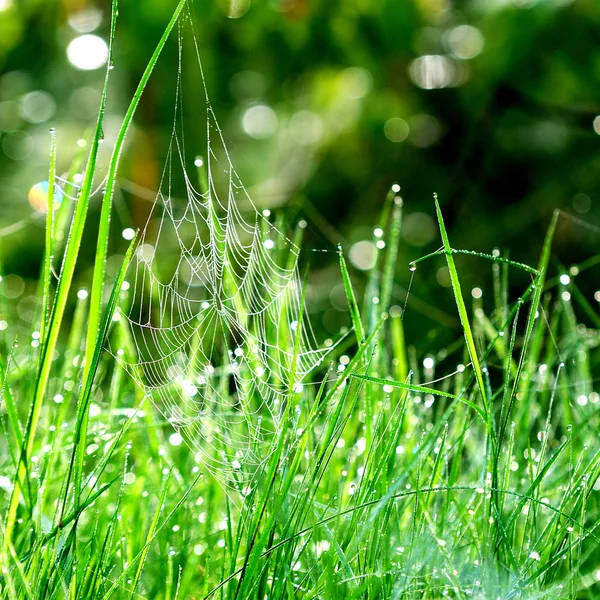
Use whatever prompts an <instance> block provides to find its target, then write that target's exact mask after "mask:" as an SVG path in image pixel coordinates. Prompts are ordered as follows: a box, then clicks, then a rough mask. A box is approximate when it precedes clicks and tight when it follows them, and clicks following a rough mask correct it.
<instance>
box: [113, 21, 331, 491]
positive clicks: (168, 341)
mask: <svg viewBox="0 0 600 600" xmlns="http://www.w3.org/2000/svg"><path fill="white" fill-rule="evenodd" d="M181 36H182V27H181V26H180V28H179V69H178V77H177V96H176V102H175V105H176V108H175V117H174V123H173V129H172V133H171V138H170V144H169V149H168V154H167V159H166V162H165V165H164V170H163V174H162V178H161V185H160V191H159V192H158V194H157V197H156V200H155V202H154V203H153V206H152V211H151V215H150V217H149V219H148V221H147V224H146V227H145V228H144V230H143V231H142V232H141V236H140V243H139V246H138V249H137V252H136V254H135V258H134V261H133V264H132V275H131V276H130V281H131V288H130V289H131V291H130V299H129V300H130V303H131V304H130V305H131V308H130V309H129V312H128V314H126V315H124V316H125V317H126V319H127V321H128V324H129V329H130V332H131V336H132V339H133V341H134V343H135V347H136V350H137V357H135V358H134V359H127V360H124V358H123V356H122V353H116V354H121V356H120V360H121V362H122V363H123V364H124V366H125V368H126V369H127V371H128V372H129V373H130V375H131V376H132V377H133V378H134V379H135V380H136V381H137V383H138V384H139V385H140V386H141V387H142V388H143V389H144V390H145V391H146V393H147V395H148V397H149V398H150V399H151V400H152V402H153V403H154V404H155V406H156V407H157V408H158V409H159V410H160V412H161V413H162V414H163V415H164V416H165V417H166V418H167V419H168V420H169V422H170V423H171V424H172V425H173V427H174V428H175V429H176V430H177V431H178V432H180V433H181V435H182V437H183V439H184V440H185V441H186V442H187V443H188V444H190V445H192V446H193V447H195V448H196V449H197V451H198V452H199V453H200V455H201V457H202V462H203V463H204V465H205V467H206V468H208V469H209V470H211V471H212V472H214V473H216V474H218V475H221V476H224V477H225V478H226V479H230V478H232V477H234V478H235V480H236V481H240V480H242V479H243V478H244V477H245V476H246V475H247V474H249V473H250V472H251V471H252V469H253V468H255V467H256V466H257V465H258V464H259V463H260V462H261V460H264V458H265V456H266V455H267V454H268V451H267V452H266V451H265V448H267V449H268V447H269V439H273V436H274V434H276V433H277V431H278V430H279V429H280V427H281V417H282V415H283V411H284V407H285V406H286V404H287V403H288V402H289V401H293V400H294V397H295V396H294V394H295V392H297V391H299V389H300V384H301V382H302V381H303V380H304V379H305V378H306V376H307V375H308V373H309V372H311V371H312V370H313V369H314V368H315V367H316V366H317V365H319V364H320V363H321V362H322V361H323V358H324V355H325V353H326V352H329V351H330V349H329V348H328V349H324V348H320V347H319V345H318V344H317V342H316V339H315V336H314V333H313V330H312V328H311V325H310V321H309V319H308V317H307V316H306V315H304V316H302V318H301V312H302V306H301V304H302V302H301V299H302V282H301V279H300V277H299V271H298V255H299V248H298V247H297V246H296V245H295V244H294V243H293V242H292V241H291V240H290V239H289V238H288V237H286V235H284V234H283V233H282V232H280V231H279V230H278V229H277V228H276V227H275V226H274V225H273V224H272V223H271V222H270V221H269V219H268V216H267V213H264V214H263V213H260V212H259V211H258V210H257V209H256V207H255V206H254V204H253V202H252V200H251V199H250V196H249V195H248V192H247V190H246V189H245V187H244V185H243V184H242V182H241V181H240V178H239V177H238V175H237V173H236V171H235V169H234V167H233V165H232V163H231V160H230V157H229V154H228V152H227V149H226V146H225V143H224V140H223V135H222V132H221V129H220V127H219V125H218V123H217V120H216V118H215V115H214V112H213V109H212V106H211V104H210V101H209V99H208V94H207V93H206V84H205V81H204V75H203V72H202V65H201V62H200V56H199V52H198V44H197V38H196V36H195V35H194V46H195V50H196V56H197V59H198V66H199V73H200V77H201V78H202V82H203V84H204V91H205V97H206V107H207V108H206V111H207V119H206V121H207V140H208V142H207V149H206V157H207V158H206V164H205V165H203V167H205V169H206V171H205V172H206V175H207V181H206V189H205V190H202V189H198V187H197V186H196V185H195V184H194V182H193V181H192V178H191V177H190V176H189V175H188V172H187V171H186V164H187V163H188V162H189V161H188V159H187V158H186V153H185V147H184V136H183V121H182V119H183V115H182V95H181V60H182V38H181ZM198 164H199V160H198V159H196V166H198ZM178 169H180V173H177V175H178V176H180V177H182V178H183V187H184V189H185V194H184V196H185V198H184V200H183V201H181V200H176V199H175V197H174V196H173V195H172V188H173V184H174V181H173V180H174V177H175V174H176V171H177V170H178ZM173 251H174V252H173ZM173 253H174V254H175V255H176V256H177V258H176V260H175V262H176V266H175V267H174V268H173V267H172V266H171V267H170V269H169V270H168V272H166V273H165V272H164V270H163V269H162V265H161V262H162V259H163V257H169V256H170V255H172V254H173ZM298 323H301V325H300V326H299V325H298ZM296 337H297V340H296ZM295 344H296V345H297V353H296V354H295V356H296V364H295V365H293V364H292V363H293V359H294V345H295Z"/></svg>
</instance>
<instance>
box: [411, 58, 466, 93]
mask: <svg viewBox="0 0 600 600" xmlns="http://www.w3.org/2000/svg"><path fill="white" fill-rule="evenodd" d="M409 73H410V77H411V79H412V80H413V82H414V83H415V84H416V85H418V86H419V87H420V88H423V89H424V90H435V89H440V88H446V87H450V86H451V85H453V84H454V81H455V78H456V69H455V67H454V62H453V61H452V60H451V59H450V58H448V57H447V56H442V55H438V54H426V55H425V56H419V58H416V59H415V60H413V61H412V63H411V64H410V68H409Z"/></svg>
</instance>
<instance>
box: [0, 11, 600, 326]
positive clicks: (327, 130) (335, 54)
mask: <svg viewBox="0 0 600 600" xmlns="http://www.w3.org/2000/svg"><path fill="white" fill-rule="evenodd" d="M174 6H175V2H174V0H173V1H171V0H143V1H141V0H139V1H135V0H129V1H128V0H121V2H120V3H119V8H120V13H119V20H118V25H117V34H116V47H115V53H114V66H115V68H114V70H113V71H112V72H111V87H110V94H109V100H108V113H107V117H106V122H105V134H106V142H107V143H105V144H104V147H103V151H106V155H108V152H109V151H110V146H111V142H112V141H113V140H114V136H115V134H116V131H117V129H118V126H119V123H120V118H121V117H122V115H123V114H124V111H125V110H126V108H127V105H128V102H129V99H130V98H131V95H132V93H133V90H134V89H135V86H136V85H137V82H138V80H139V77H140V75H141V73H142V71H143V69H144V67H145V65H146V62H147V61H148V59H149V57H150V55H151V53H152V51H153V49H154V47H155V45H156V43H157V41H158V38H159V37H160V35H161V33H162V31H163V29H164V27H165V25H166V23H167V22H168V20H169V18H170V15H171V13H172V10H173V8H174ZM190 14H191V20H192V21H193V27H194V28H195V30H196V33H197V36H198V42H199V50H200V54H201V58H202V63H203V68H204V72H205V75H206V81H207V85H208V89H209V94H210V97H211V101H212V105H213V108H214V111H215V114H216V116H217V118H218V120H219V122H220V124H221V126H222V128H223V131H224V135H225V141H226V144H227V146H228V149H229V152H230V154H231V157H232V161H233V164H234V165H235V167H236V168H237V170H238V172H239V173H240V175H241V177H242V179H243V181H244V183H245V185H246V186H247V188H248V190H249V191H250V195H251V196H252V198H253V200H254V202H255V203H256V205H257V206H258V207H259V208H260V209H264V208H270V209H271V210H273V211H276V210H277V209H279V210H280V211H283V212H284V213H285V215H286V218H287V219H288V222H290V223H294V222H297V221H298V220H300V219H304V220H306V221H307V223H308V227H307V228H306V237H305V245H306V247H307V248H309V249H311V248H314V249H325V250H329V251H330V253H322V254H319V255H315V258H313V259H312V260H313V262H314V263H315V270H316V273H317V279H318V275H319V270H321V282H322V283H323V285H322V289H323V290H324V291H323V293H324V294H329V293H330V292H331V298H330V300H331V301H332V305H333V306H334V308H335V307H337V305H338V304H339V302H337V301H336V296H335V295H336V291H335V289H334V287H333V284H332V283H331V281H330V280H328V278H327V274H328V273H330V272H332V269H333V267H332V266H331V265H335V264H336V256H335V252H334V251H335V248H336V247H337V244H338V243H342V245H343V247H344V248H345V250H346V252H347V253H348V255H349V257H350V260H351V262H352V264H353V265H354V267H355V268H356V271H355V272H354V274H353V276H354V277H355V278H356V281H357V283H358V285H359V286H360V285H362V284H363V283H364V279H365V278H364V276H363V277H362V279H361V270H363V271H364V269H365V267H368V266H369V263H370V260H371V254H372V250H373V248H374V247H373V245H372V242H371V240H372V232H373V229H374V227H376V226H377V224H378V217H379V212H380V210H381V208H382V206H383V204H384V200H385V197H386V194H387V192H388V190H389V188H390V186H391V184H392V183H394V182H397V183H398V184H399V185H400V186H401V191H400V195H401V196H402V198H403V200H404V219H403V238H402V244H401V247H400V257H399V265H400V268H399V271H398V274H397V281H398V286H399V287H398V290H396V300H397V301H398V302H399V303H401V302H402V300H403V290H404V289H406V287H407V285H408V280H409V272H408V268H407V265H408V262H409V261H410V260H414V259H415V258H418V257H419V256H421V255H423V254H426V253H428V252H431V251H433V250H435V249H437V248H438V247H439V245H440V241H439V233H438V231H437V225H436V223H435V221H434V218H435V216H434V210H433V202H432V193H433V192H434V191H436V192H438V194H439V196H440V201H441V204H442V208H443V210H444V213H445V215H446V219H447V222H448V226H449V229H450V234H451V239H452V243H453V245H454V246H455V247H457V248H468V249H472V250H477V251H481V252H491V251H492V249H493V248H494V247H500V248H508V249H510V256H511V258H513V259H514V260H518V261H522V262H526V263H529V264H535V263H536V261H537V256H538V254H539V250H540V247H541V243H542V240H543V236H544V232H545V228H546V227H547V225H548V223H549V220H550V216H551V214H552V211H553V210H554V209H557V208H558V209H561V210H563V211H565V213H568V214H569V215H572V216H575V217H577V219H581V220H583V221H585V222H587V223H588V224H590V225H591V226H592V227H586V226H584V225H582V224H581V223H579V221H578V220H577V219H573V218H571V217H567V216H565V217H564V218H561V219H560V221H559V228H558V231H557V236H556V245H555V247H556V250H557V252H556V255H557V256H560V258H561V260H562V261H564V263H565V264H567V266H568V265H569V264H571V263H576V262H578V261H581V260H583V259H585V258H588V257H590V256H593V255H595V254H596V253H597V246H598V229H597V226H598V223H599V220H598V217H599V214H600V206H599V203H598V190H599V184H600V116H598V115H600V3H599V2H598V1H597V0H473V1H465V2H461V1H455V2H452V1H450V0H223V1H220V0H219V1H215V0H202V1H200V0H195V1H193V2H191V3H190ZM109 22H110V2H109V1H108V0H97V1H96V2H87V1H85V0H62V1H58V0H0V68H1V70H2V76H1V78H0V147H1V152H0V181H1V185H0V194H1V196H0V209H1V210H0V244H1V250H2V260H3V262H4V267H3V271H4V272H5V273H14V274H17V275H19V276H21V277H25V278H31V279H32V278H35V277H36V275H37V272H38V270H39V263H40V260H41V252H42V244H43V225H44V219H43V213H42V212H40V211H39V210H38V208H39V199H40V197H43V194H41V195H40V190H41V189H42V190H43V187H42V188H40V186H39V185H38V186H37V187H36V184H39V183H40V182H43V181H44V180H45V179H46V178H47V165H48V151H49V133H48V130H49V128H50V127H54V128H56V131H57V140H58V164H59V168H58V171H59V172H60V173H63V174H64V173H66V172H67V171H68V170H69V167H70V165H71V162H72V160H73V157H74V155H75V154H76V152H77V149H78V145H77V144H78V140H80V139H81V138H85V137H86V136H87V135H89V130H90V127H91V126H92V124H93V123H94V120H95V115H96V111H97V107H98V103H99V97H100V89H101V86H102V83H103V79H104V73H105V66H106V60H107V48H106V42H107V41H108V28H109ZM182 39H183V42H182V43H183V46H184V48H185V49H186V50H185V51H186V52H187V53H188V58H189V53H190V51H192V52H193V47H192V42H193V38H192V36H189V35H186V33H185V30H184V31H183V33H182ZM177 76H178V44H177V40H176V36H174V39H173V40H172V43H170V44H169V45H168V46H167V48H166V50H165V52H164V54H163V56H162V57H161V59H160V61H159V63H158V65H157V67H156V69H155V72H154V74H153V76H152V79H151V81H150V83H149V86H148V88H147V91H146V93H145V96H144V99H143V101H142V104H141V106H140V109H139V111H138V114H137V116H136V119H135V128H134V130H133V131H132V132H131V134H130V137H129V140H128V145H127V150H126V157H125V160H124V161H123V163H122V169H121V172H120V175H121V191H120V193H119V195H118V197H117V199H116V205H115V217H114V219H113V227H114V228H115V236H114V245H113V251H115V252H117V251H119V250H120V249H122V245H123V244H124V241H123V240H122V239H121V236H120V235H119V233H120V232H121V231H122V230H123V229H124V228H127V227H131V226H143V224H144V221H145V219H146V218H147V215H148V212H149V206H150V201H151V200H152V199H153V198H154V196H155V195H156V190H157V189H159V187H160V175H161V170H162V165H163V163H164V160H165V153H166V151H167V148H168V140H169V136H170V134H171V131H172V126H173V111H174V104H175V97H176V83H177ZM182 90H183V91H182V94H183V95H184V97H185V100H186V112H185V115H184V125H185V137H186V147H187V149H188V150H189V151H190V152H192V154H191V158H192V163H190V165H189V166H190V167H191V168H193V155H194V154H193V153H198V154H203V153H204V152H205V130H206V125H205V113H204V110H203V108H200V107H202V106H203V105H204V100H203V91H202V82H201V79H200V77H199V76H198V69H197V65H196V64H195V61H194V60H187V62H184V64H183V70H182ZM195 105H196V106H198V107H199V108H198V110H194V106H195ZM104 159H105V160H106V156H105V157H104ZM101 177H102V173H100V174H99V179H101ZM32 188H33V189H32ZM64 201H70V200H68V199H65V200H64ZM99 202H100V196H97V197H96V200H95V204H93V206H92V214H91V216H90V221H89V223H90V225H89V226H90V229H91V230H93V227H94V221H95V220H97V215H98V212H99ZM361 242H362V243H361ZM92 251H93V244H92V243H90V244H87V245H86V247H84V248H83V257H82V262H81V267H82V268H81V270H80V273H81V277H82V278H83V277H84V275H85V265H86V261H87V264H89V261H90V260H91V257H92ZM328 263H329V265H330V266H329V267H328V266H327V265H328ZM426 265H427V266H424V267H423V268H422V269H421V268H420V269H419V271H418V275H417V277H416V279H415V283H414V285H413V289H412V292H413V293H414V297H415V299H416V305H415V307H416V308H417V313H418V314H420V315H422V316H423V318H424V319H429V325H437V326H438V327H442V328H444V327H449V326H452V325H458V323H457V320H456V319H455V318H454V317H452V315H450V314H449V315H448V318H445V317H444V316H443V315H441V314H440V313H438V312H436V310H437V309H438V308H439V307H440V306H442V305H443V299H444V298H445V296H444V295H443V294H442V296H440V288H444V287H448V286H449V279H448V275H447V271H446V270H445V267H443V261H439V262H432V264H431V265H429V263H426ZM405 266H406V268H404V267H405ZM463 273H464V278H465V282H466V285H467V286H471V287H473V286H481V287H483V288H484V289H486V288H487V289H489V287H490V285H491V282H490V278H489V273H490V266H489V263H487V262H484V261H472V260H469V259H467V260H466V261H464V262H463ZM585 276H586V277H587V278H588V279H589V281H588V282H587V283H586V285H584V288H586V287H587V288H588V289H589V291H590V292H591V294H592V295H593V292H594V290H595V289H596V287H595V286H597V283H596V282H597V271H596V275H594V274H593V272H590V273H589V274H586V275H585ZM519 277H520V278H521V279H520V280H517V282H516V283H515V285H516V287H517V288H518V289H519V290H522V289H523V285H524V280H523V276H522V275H520V276H519ZM525 283H526V282H525ZM335 285H336V286H339V282H338V280H337V279H336V280H335ZM14 286H16V287H17V288H18V287H19V286H20V284H19V279H18V278H14ZM18 291H19V290H18V289H17V292H18ZM338 291H339V290H338ZM15 293H16V292H15ZM20 293H23V291H22V290H21V292H20ZM17 295H18V294H17ZM447 299H448V301H449V303H448V307H449V308H448V312H449V313H452V314H454V313H453V312H452V308H451V304H452V300H451V295H450V293H449V292H448V293H447ZM420 302H421V303H420ZM417 313H416V314H417ZM341 317H342V315H341ZM344 319H345V320H347V315H346V316H343V318H341V319H340V322H343V321H344ZM329 321H332V320H331V318H329ZM329 321H326V322H324V327H325V329H326V330H328V331H330V332H331V333H333V330H335V328H336V327H338V324H337V323H336V322H335V321H336V320H335V319H333V321H332V322H329ZM423 322H424V321H423ZM416 323H417V324H418V325H419V326H421V325H422V322H421V321H419V320H418V319H417V320H416ZM412 325H415V324H414V323H412V322H411V324H410V326H412ZM415 326H416V325H415Z"/></svg>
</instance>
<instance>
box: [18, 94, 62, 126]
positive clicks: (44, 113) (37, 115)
mask: <svg viewBox="0 0 600 600" xmlns="http://www.w3.org/2000/svg"><path fill="white" fill-rule="evenodd" d="M55 112H56V100H54V97H53V96H52V95H50V94H49V93H48V92H44V91H41V90H36V91H35V92H29V94H25V96H23V98H21V116H22V117H23V118H24V119H25V120H26V121H29V122H30V123H43V122H44V121H47V120H48V119H50V118H51V117H52V116H53V115H54V113H55Z"/></svg>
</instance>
